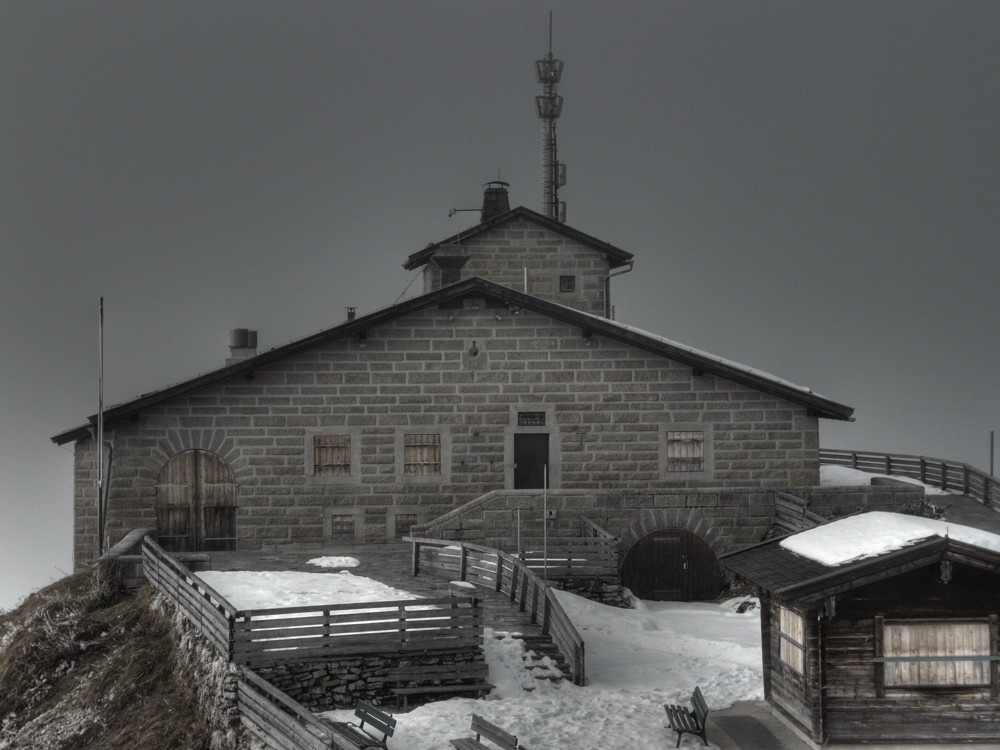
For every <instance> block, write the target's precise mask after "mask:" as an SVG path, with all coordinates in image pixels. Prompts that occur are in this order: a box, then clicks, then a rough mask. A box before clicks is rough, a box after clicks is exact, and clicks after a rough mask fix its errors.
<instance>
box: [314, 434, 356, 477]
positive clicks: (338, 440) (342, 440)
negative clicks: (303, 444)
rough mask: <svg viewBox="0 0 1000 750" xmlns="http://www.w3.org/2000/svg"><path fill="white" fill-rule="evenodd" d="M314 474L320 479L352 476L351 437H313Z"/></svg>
mask: <svg viewBox="0 0 1000 750" xmlns="http://www.w3.org/2000/svg"><path fill="white" fill-rule="evenodd" d="M313 473H314V474H315V475H316V476H318V477H346V476H350V474H351V436H350V435H315V436H313Z"/></svg>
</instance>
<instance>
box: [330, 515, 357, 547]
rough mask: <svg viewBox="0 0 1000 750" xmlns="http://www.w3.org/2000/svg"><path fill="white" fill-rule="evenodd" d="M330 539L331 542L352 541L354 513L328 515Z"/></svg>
mask: <svg viewBox="0 0 1000 750" xmlns="http://www.w3.org/2000/svg"><path fill="white" fill-rule="evenodd" d="M330 541H331V542H353V541H354V514H351V515H343V516H333V515H332V516H330Z"/></svg>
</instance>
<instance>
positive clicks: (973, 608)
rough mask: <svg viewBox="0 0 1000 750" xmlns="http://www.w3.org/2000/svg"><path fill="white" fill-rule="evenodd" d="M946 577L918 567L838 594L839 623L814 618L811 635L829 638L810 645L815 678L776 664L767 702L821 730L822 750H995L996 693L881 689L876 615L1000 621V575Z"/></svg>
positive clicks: (960, 572)
mask: <svg viewBox="0 0 1000 750" xmlns="http://www.w3.org/2000/svg"><path fill="white" fill-rule="evenodd" d="M938 578H939V568H938V566H937V565H932V566H929V567H924V568H920V569H917V570H914V571H910V572H909V573H905V574H903V575H900V576H896V577H893V578H891V579H889V580H886V581H883V582H881V583H878V584H873V585H870V586H865V587H861V588H858V589H855V590H854V591H852V592H848V593H846V594H842V595H840V596H839V597H837V607H836V614H835V616H834V617H833V618H823V619H822V620H821V621H817V619H816V617H815V614H816V610H812V611H811V612H809V613H807V614H808V615H810V616H807V623H808V622H812V623H813V626H814V630H815V628H817V627H818V628H819V629H820V631H821V633H819V634H817V633H816V632H814V633H813V635H814V636H815V635H821V636H822V649H820V638H818V637H810V638H809V639H808V649H809V652H808V654H807V658H808V667H807V671H809V670H811V671H812V674H810V675H807V677H806V680H804V681H802V680H799V681H796V680H795V679H793V678H792V677H789V676H787V675H786V674H784V672H783V671H782V670H781V669H780V668H779V666H780V665H779V666H775V664H774V662H775V661H776V660H775V659H774V658H773V656H771V657H770V661H771V666H770V667H769V669H768V675H769V680H770V697H769V700H771V702H772V703H773V704H774V705H776V706H778V707H779V708H780V709H781V710H782V712H784V713H785V714H786V715H787V716H788V717H789V718H791V719H792V720H793V721H795V723H796V724H798V725H799V726H800V727H801V728H803V729H807V730H808V729H809V728H810V727H811V728H812V729H813V730H814V731H815V730H819V732H818V734H814V736H813V739H814V740H815V741H816V742H824V741H828V742H842V743H849V742H855V743H868V742H871V743H876V742H877V743H891V742H898V743H902V742H914V743H919V742H927V743H942V742H944V743H950V742H954V743H960V742H973V741H975V742H995V741H996V738H997V737H998V736H1000V699H998V698H997V697H995V696H994V695H991V692H992V693H995V689H994V690H992V691H991V689H990V688H988V687H970V688H963V689H951V688H925V689H912V688H910V689H903V688H887V689H885V690H884V691H880V690H879V689H878V688H879V686H878V682H877V669H876V664H875V661H874V659H875V657H876V645H875V618H876V616H879V615H881V616H884V617H885V618H886V619H914V620H916V619H925V618H926V619H960V618H963V617H968V618H984V617H989V616H990V615H992V614H997V613H998V612H1000V590H998V587H997V580H996V575H995V574H991V573H989V572H986V571H981V570H976V569H973V568H969V567H965V566H962V565H958V564H956V565H955V566H954V572H953V578H952V580H951V582H950V583H948V584H943V583H940V582H939V581H938ZM777 606H778V605H777V603H776V602H773V603H772V605H771V606H770V607H769V611H770V614H771V619H772V621H773V622H775V623H776V622H777V619H776V618H777V615H776V613H777V609H776V608H777ZM993 627H994V628H995V627H996V625H995V622H994V625H993ZM770 630H771V631H774V632H772V633H770V637H769V640H770V644H771V652H770V653H771V654H776V653H777V650H776V649H777V641H776V639H777V632H776V628H770ZM995 641H996V633H994V642H995ZM820 667H822V669H821V670H820ZM994 671H995V670H994ZM820 684H822V685H823V696H822V697H823V700H822V705H821V703H820V701H819V686H820ZM880 693H881V695H880Z"/></svg>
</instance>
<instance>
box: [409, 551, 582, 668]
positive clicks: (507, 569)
mask: <svg viewBox="0 0 1000 750" xmlns="http://www.w3.org/2000/svg"><path fill="white" fill-rule="evenodd" d="M404 541H407V542H410V543H411V545H412V551H413V575H419V574H420V573H431V574H433V575H439V576H445V577H448V578H452V579H453V580H460V581H468V582H470V583H475V584H478V585H480V586H484V587H488V588H492V589H493V590H494V591H496V592H498V593H502V594H505V595H506V596H507V597H508V600H509V601H511V602H514V603H516V604H517V606H518V609H519V610H520V611H521V612H524V613H525V614H526V615H527V616H528V617H529V619H530V620H531V622H533V623H535V624H537V625H539V626H541V629H542V633H543V634H545V635H548V636H549V637H551V638H552V641H553V642H554V643H555V645H556V647H557V648H558V649H559V652H560V653H561V654H562V655H563V657H564V658H565V659H566V662H567V664H569V666H570V670H571V671H572V673H573V682H574V683H575V684H577V685H583V684H585V681H586V667H585V664H586V660H585V650H584V642H583V638H581V637H580V634H579V632H577V630H576V628H575V627H574V626H573V623H572V622H571V621H570V619H569V617H568V616H567V615H566V613H565V611H564V610H563V608H562V606H561V605H560V604H559V602H558V600H557V599H556V597H555V595H554V594H553V593H552V590H551V588H550V587H549V586H548V584H547V583H546V582H545V581H543V580H542V578H540V577H539V576H538V575H537V574H536V573H535V571H533V570H532V569H530V568H529V567H528V566H527V565H526V564H525V563H524V562H522V561H521V560H519V559H517V557H516V556H515V555H511V554H509V553H507V552H502V551H500V550H495V549H491V548H490V547H484V546H482V545H478V544H471V543H469V542H452V541H445V540H441V539H419V538H414V537H405V538H404Z"/></svg>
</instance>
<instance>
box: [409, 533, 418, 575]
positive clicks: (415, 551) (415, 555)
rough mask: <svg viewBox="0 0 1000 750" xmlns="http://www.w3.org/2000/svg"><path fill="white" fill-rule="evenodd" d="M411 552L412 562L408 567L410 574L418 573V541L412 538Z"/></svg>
mask: <svg viewBox="0 0 1000 750" xmlns="http://www.w3.org/2000/svg"><path fill="white" fill-rule="evenodd" d="M412 545H413V546H412V548H411V553H412V555H413V562H412V565H411V567H410V570H411V573H410V575H411V576H415V575H420V542H418V541H416V540H414V541H413V542H412Z"/></svg>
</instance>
